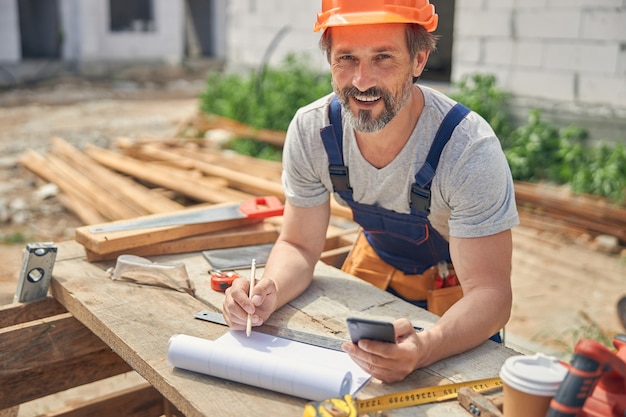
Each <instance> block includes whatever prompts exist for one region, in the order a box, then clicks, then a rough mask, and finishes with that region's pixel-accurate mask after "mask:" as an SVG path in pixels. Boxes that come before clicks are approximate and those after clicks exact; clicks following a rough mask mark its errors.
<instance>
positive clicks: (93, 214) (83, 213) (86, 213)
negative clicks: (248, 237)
mask: <svg viewBox="0 0 626 417" xmlns="http://www.w3.org/2000/svg"><path fill="white" fill-rule="evenodd" d="M20 164H22V165H23V166H24V167H26V168H27V169H28V170H29V171H31V172H33V173H34V174H36V175H37V176H39V177H41V178H43V179H45V180H46V181H48V182H51V183H53V184H56V185H57V187H59V189H60V190H61V191H62V192H63V193H65V194H66V196H67V199H68V200H69V201H71V204H68V205H65V206H66V207H67V208H68V209H69V210H72V212H73V213H75V214H76V215H77V216H78V217H79V218H80V219H81V220H82V221H83V222H85V223H86V224H92V223H101V222H103V221H105V220H107V218H105V217H104V216H102V215H101V214H100V213H98V211H97V210H96V209H95V208H94V207H93V205H92V204H91V202H90V201H89V200H88V199H87V198H86V197H85V196H84V195H82V194H81V193H79V192H78V190H76V189H74V188H73V187H72V185H71V183H69V182H67V181H66V180H65V178H64V177H60V176H59V175H57V173H55V172H54V170H53V169H52V168H51V167H50V166H49V165H48V161H47V160H46V158H44V157H43V156H41V155H40V154H38V153H37V152H35V151H34V150H32V149H27V150H26V151H25V152H24V153H23V154H22V156H21V157H20Z"/></svg>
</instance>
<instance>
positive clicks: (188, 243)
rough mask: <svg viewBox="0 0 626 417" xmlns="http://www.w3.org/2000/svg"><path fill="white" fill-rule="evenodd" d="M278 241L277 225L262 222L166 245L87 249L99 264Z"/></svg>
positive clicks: (169, 242) (92, 259) (89, 255)
mask: <svg viewBox="0 0 626 417" xmlns="http://www.w3.org/2000/svg"><path fill="white" fill-rule="evenodd" d="M277 238H278V229H277V228H276V227H275V226H272V225H270V224H269V223H260V224H253V225H249V226H243V227H238V228H235V229H228V230H222V231H218V232H213V233H207V234H204V235H198V236H190V237H186V238H182V239H176V240H170V241H167V242H160V243H153V244H150V245H146V246H140V247H136V248H130V249H125V250H123V251H117V252H110V253H102V254H100V253H96V252H92V251H90V250H87V260H88V261H89V262H96V261H106V260H112V259H116V258H117V257H118V256H120V255H124V254H131V255H136V256H156V255H169V254H174V253H186V252H196V251H203V250H209V249H219V248H232V247H236V246H244V245H259V244H263V243H272V242H275V241H276V239H277Z"/></svg>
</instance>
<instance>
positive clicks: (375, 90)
mask: <svg viewBox="0 0 626 417" xmlns="http://www.w3.org/2000/svg"><path fill="white" fill-rule="evenodd" d="M341 95H342V96H343V98H344V99H345V100H346V101H347V100H348V99H349V98H350V97H354V96H357V95H358V96H365V97H382V98H386V97H387V95H388V93H387V92H386V91H384V90H383V89H381V88H379V87H371V88H368V89H367V90H365V91H361V90H359V89H358V88H356V87H353V86H352V87H347V88H344V89H343V90H341Z"/></svg>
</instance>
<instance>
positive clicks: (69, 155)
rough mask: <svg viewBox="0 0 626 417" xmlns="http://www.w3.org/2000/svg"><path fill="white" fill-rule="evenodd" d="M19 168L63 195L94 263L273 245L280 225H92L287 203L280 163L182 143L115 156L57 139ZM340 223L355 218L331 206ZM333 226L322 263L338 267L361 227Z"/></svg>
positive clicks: (149, 144)
mask: <svg viewBox="0 0 626 417" xmlns="http://www.w3.org/2000/svg"><path fill="white" fill-rule="evenodd" d="M20 163H21V164H22V165H24V166H25V167H27V168H28V169H29V170H31V171H32V172H34V173H35V174H37V175H38V176H40V177H41V178H43V179H44V180H46V181H49V182H52V183H54V184H56V185H57V186H58V187H59V189H60V190H61V192H62V194H61V196H60V198H61V199H62V202H63V204H64V205H65V206H66V207H67V208H68V209H69V210H70V211H72V212H73V213H75V214H76V215H77V216H78V217H79V218H80V220H81V221H82V222H83V223H84V224H85V226H84V227H80V228H78V229H77V230H76V240H77V241H78V242H79V243H81V244H83V245H84V246H85V249H86V251H87V258H88V259H89V260H90V261H99V260H107V259H114V258H116V257H117V256H119V255H120V254H123V253H132V254H135V255H138V256H148V255H160V254H167V253H181V252H190V251H199V250H208V249H216V248H225V247H235V246H243V245H254V244H262V243H270V242H273V241H275V240H276V238H277V236H278V232H279V230H280V224H281V219H280V218H270V219H266V220H257V219H235V220H232V221H231V220H229V221H222V222H216V223H207V224H199V225H193V226H170V227H158V228H147V229H141V230H129V231H120V232H112V233H107V234H94V233H91V232H90V228H91V226H93V225H103V224H107V223H109V222H115V221H119V220H124V219H143V218H148V217H159V216H165V215H167V214H168V213H174V212H176V213H180V212H189V211H194V210H202V209H204V208H210V207H220V206H223V205H232V204H239V203H243V202H245V201H247V200H249V199H251V198H254V197H260V196H277V197H278V198H279V199H281V200H284V194H283V192H282V186H281V183H280V174H281V164H280V163H279V162H271V161H265V160H259V159H256V158H251V157H246V156H242V155H238V154H234V153H229V152H223V151H220V150H215V149H211V148H210V147H205V146H202V145H201V144H198V143H194V142H190V141H184V140H175V141H162V140H160V141H154V140H141V141H138V142H131V141H129V140H127V139H124V138H121V139H119V140H117V142H116V150H115V151H112V150H107V149H103V148H99V147H96V146H93V145H88V146H86V147H85V148H84V149H83V150H79V149H77V148H75V147H73V146H72V145H70V144H69V143H67V142H66V141H65V140H63V139H61V138H54V139H53V140H52V142H51V147H50V150H49V152H48V153H47V154H46V155H41V154H39V153H36V152H35V151H33V150H29V151H27V152H25V153H24V154H23V155H22V157H21V159H20ZM332 210H333V215H334V217H336V218H344V219H350V212H349V210H347V209H346V208H344V207H341V206H339V205H337V204H336V203H333V209H332ZM343 224H347V225H348V227H347V228H346V227H341V228H340V227H335V226H331V227H329V230H328V233H327V247H326V252H325V255H324V256H325V257H324V260H325V261H327V262H328V263H332V264H336V263H338V262H341V260H342V258H343V257H344V256H345V254H346V253H347V251H349V248H350V246H351V244H352V241H353V240H354V235H355V233H356V227H354V225H353V224H352V223H351V222H349V221H344V222H343Z"/></svg>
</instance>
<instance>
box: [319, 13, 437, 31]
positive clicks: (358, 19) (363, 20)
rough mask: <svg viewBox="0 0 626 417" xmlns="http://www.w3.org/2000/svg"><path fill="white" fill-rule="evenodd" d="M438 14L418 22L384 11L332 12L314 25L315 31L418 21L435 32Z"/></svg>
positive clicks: (428, 29) (427, 29)
mask: <svg viewBox="0 0 626 417" xmlns="http://www.w3.org/2000/svg"><path fill="white" fill-rule="evenodd" d="M438 20H439V19H438V16H437V15H436V14H433V15H432V16H431V17H430V19H429V20H428V21H425V22H416V21H415V20H413V19H408V18H406V17H404V16H400V15H398V14H395V13H389V12H384V11H368V12H361V13H350V14H332V15H330V16H328V17H327V18H326V19H325V20H324V23H322V24H320V23H319V21H320V19H318V21H317V22H315V26H314V27H313V31H314V32H319V31H320V30H325V29H327V28H329V27H335V26H356V25H371V24H380V23H416V24H418V25H421V26H423V27H424V29H426V31H427V32H433V31H434V30H435V29H437V23H438Z"/></svg>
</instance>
